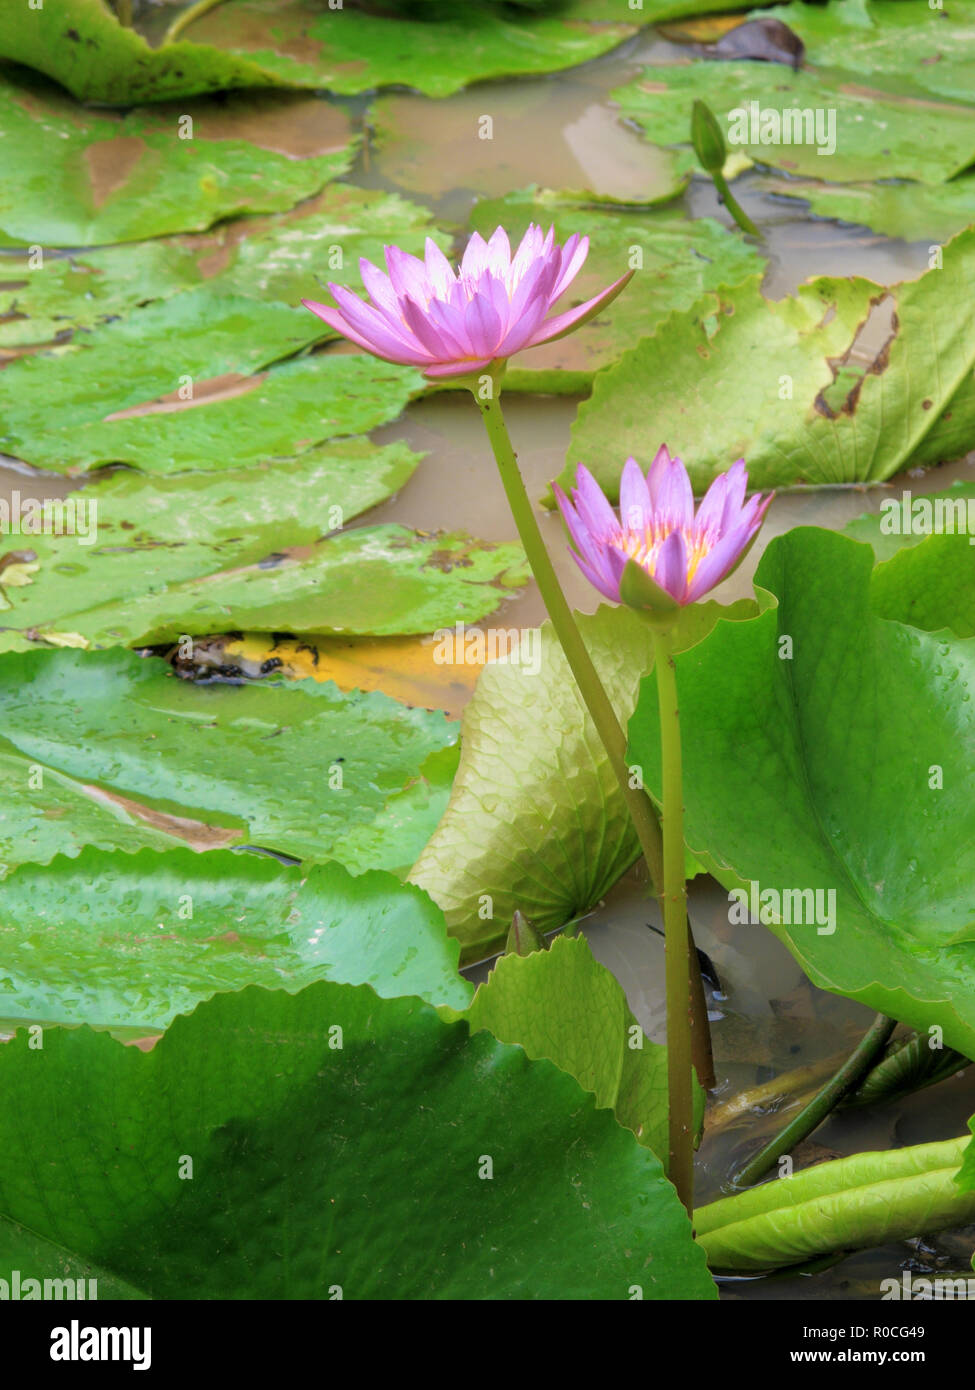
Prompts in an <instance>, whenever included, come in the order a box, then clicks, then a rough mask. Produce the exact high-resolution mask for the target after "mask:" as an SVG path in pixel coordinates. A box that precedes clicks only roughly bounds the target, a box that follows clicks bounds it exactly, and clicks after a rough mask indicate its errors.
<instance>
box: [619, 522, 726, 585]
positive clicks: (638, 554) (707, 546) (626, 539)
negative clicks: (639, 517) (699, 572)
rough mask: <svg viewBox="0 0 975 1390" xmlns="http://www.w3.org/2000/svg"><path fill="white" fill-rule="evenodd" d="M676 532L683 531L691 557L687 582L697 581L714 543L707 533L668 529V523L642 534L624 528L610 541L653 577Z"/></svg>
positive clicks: (640, 531) (654, 526) (688, 556)
mask: <svg viewBox="0 0 975 1390" xmlns="http://www.w3.org/2000/svg"><path fill="white" fill-rule="evenodd" d="M674 530H680V533H681V535H682V536H683V537H684V549H685V552H686V554H687V581H688V583H690V581H691V580H692V579H693V578H694V573H695V571H696V569H697V567H698V565H699V564H700V563H701V561H702V560H703V559H704V557H705V555H707V554H709V553H710V551H711V549H712V547H713V545H714V540H713V538H712V537H711V536H709V535H708V534H707V532H701V531H698V530H696V529H695V530H689V529H688V528H687V527H686V526H681V527H673V526H668V525H667V524H666V522H658V523H656V524H653V523H651V524H650V525H648V526H644V527H642V528H641V529H640V530H634V529H632V528H624V527H622V526H621V527H620V529H619V531H618V532H617V533H616V534H615V535H613V536H610V538H609V543H610V545H612V546H613V547H614V548H615V549H616V550H619V551H622V553H623V554H624V555H626V556H627V557H628V558H629V559H630V560H635V561H636V562H637V564H638V565H639V566H640V568H641V569H644V570H646V572H647V573H648V574H649V575H650V576H651V577H652V576H653V573H654V571H655V570H656V568H657V560H658V558H659V555H660V549H661V546H662V545H663V543H664V541H665V540H666V539H667V537H668V536H669V535H670V533H671V532H672V531H674Z"/></svg>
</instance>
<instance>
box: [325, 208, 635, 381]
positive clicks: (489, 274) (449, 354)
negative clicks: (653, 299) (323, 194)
mask: <svg viewBox="0 0 975 1390" xmlns="http://www.w3.org/2000/svg"><path fill="white" fill-rule="evenodd" d="M588 252H589V238H588V237H585V236H578V235H573V236H570V237H569V239H568V241H567V242H566V243H565V245H564V246H559V245H558V244H557V243H556V241H555V231H554V228H549V231H548V234H547V235H544V234H543V232H542V229H541V227H536V226H535V225H534V224H533V225H532V226H530V227H529V228H528V231H527V232H526V233H525V235H524V236H523V237H522V239H521V243H520V245H519V246H518V249H517V251H516V252H515V253H514V255H512V254H511V244H510V242H509V241H508V234H507V232H506V231H505V230H504V228H503V227H498V229H497V231H495V232H494V233H493V234H492V236H491V239H490V240H489V241H485V240H484V238H483V237H482V236H481V235H480V234H479V233H478V232H475V233H474V235H473V236H472V237H471V239H470V241H469V242H468V243H467V249H466V250H465V252H464V258H463V260H462V261H461V264H460V270H459V271H458V272H456V273H455V272H454V270H453V269H452V268H451V265H450V262H449V261H448V260H447V257H446V256H445V255H444V253H443V252H442V251H441V250H440V248H439V246H437V244H436V242H434V241H432V240H431V239H430V238H429V237H427V241H426V250H425V255H424V259H423V260H422V261H421V260H420V259H419V258H418V257H416V256H411V255H409V254H408V253H407V252H406V251H402V250H400V248H399V247H398V246H387V247H386V248H385V255H386V267H387V270H388V271H389V274H388V275H386V274H384V273H383V272H382V271H381V270H380V269H379V268H378V267H377V266H374V265H373V264H372V262H371V261H368V260H366V259H365V257H363V258H362V259H361V260H360V261H359V271H360V273H361V275H362V283H363V285H364V286H365V288H366V290H367V291H368V293H369V296H370V299H371V300H372V303H365V302H363V300H361V299H360V298H359V297H358V295H355V294H353V293H352V292H351V290H347V289H344V288H343V287H342V286H341V285H334V284H331V283H330V284H329V286H328V288H329V290H330V291H331V293H332V296H333V298H334V299H335V301H336V303H337V304H338V306H339V307H338V308H337V309H330V308H329V307H328V306H327V305H325V304H318V303H316V302H315V301H314V300H311V299H303V300H302V301H301V302H302V304H304V306H305V308H306V309H311V311H312V313H314V314H317V315H318V317H319V318H321V319H324V320H325V322H326V323H327V324H328V325H329V326H330V327H331V328H334V329H335V330H336V332H338V333H341V334H342V335H343V337H345V338H349V339H350V340H351V341H352V342H353V343H357V344H358V345H359V347H361V348H365V350H366V351H367V352H371V353H373V354H374V355H375V356H376V357H381V358H382V359H383V360H384V361H386V362H399V363H403V364H409V365H412V366H415V367H420V368H421V369H422V370H423V372H424V373H425V375H426V376H428V377H433V378H438V377H453V376H467V375H469V374H470V373H472V372H480V371H483V370H484V369H485V368H488V367H491V366H492V365H493V364H495V363H499V362H503V361H504V360H505V359H506V358H508V357H511V356H512V354H514V353H516V352H520V351H521V350H522V348H528V347H538V345H539V344H540V343H549V342H551V341H552V340H553V338H561V337H562V336H563V335H564V334H566V333H569V332H571V331H572V329H573V328H577V327H578V326H579V324H581V323H585V321H586V320H587V319H590V318H592V317H593V315H594V314H598V313H599V311H600V309H602V308H603V307H604V306H605V305H607V304H608V303H609V302H610V301H611V300H612V299H615V297H616V295H618V294H619V292H620V290H621V289H622V288H623V286H624V285H625V284H626V283H627V281H628V280H629V279H630V276H631V275H632V274H633V272H632V271H629V272H628V273H627V274H626V275H623V276H621V277H620V279H619V280H616V281H615V282H614V283H613V284H612V285H610V286H609V288H608V289H605V290H603V292H602V293H601V294H597V295H596V296H595V298H594V299H588V300H586V302H585V304H580V305H578V306H577V307H576V308H574V309H568V310H566V311H565V312H564V313H561V314H556V315H555V316H554V317H552V318H546V315H547V314H548V312H549V310H550V309H551V308H552V306H553V305H554V304H555V302H556V300H557V299H559V298H560V297H561V296H562V295H563V294H564V293H565V291H566V290H567V289H568V287H569V285H570V284H571V283H572V281H573V280H574V279H575V277H576V276H577V275H578V273H579V271H580V269H581V268H582V264H583V262H584V261H585V259H586V256H587V254H588Z"/></svg>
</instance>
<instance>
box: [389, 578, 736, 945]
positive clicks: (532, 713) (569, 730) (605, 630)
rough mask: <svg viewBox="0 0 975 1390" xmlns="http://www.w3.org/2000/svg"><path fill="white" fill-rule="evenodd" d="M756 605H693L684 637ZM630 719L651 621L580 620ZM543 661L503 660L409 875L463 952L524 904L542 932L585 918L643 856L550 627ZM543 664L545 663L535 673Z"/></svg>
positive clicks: (491, 672)
mask: <svg viewBox="0 0 975 1390" xmlns="http://www.w3.org/2000/svg"><path fill="white" fill-rule="evenodd" d="M753 611H754V607H753V605H752V603H751V601H750V600H747V601H743V602H742V603H740V604H733V605H731V606H730V607H728V608H722V607H721V606H720V605H718V604H716V603H704V604H696V605H694V607H693V608H691V609H688V610H685V616H684V618H683V623H684V628H683V631H682V636H681V639H679V640H681V641H682V643H684V642H686V643H687V644H690V643H691V642H694V641H698V640H700V637H701V635H702V634H703V633H704V632H706V631H707V630H708V627H709V626H710V625H711V624H712V623H714V622H715V621H716V618H717V616H718V614H719V613H723V614H726V615H728V616H731V617H738V616H743V615H745V614H750V613H752V612H753ZM577 619H578V623H579V627H580V630H581V632H582V634H583V637H584V639H585V641H586V643H587V645H588V647H589V649H590V655H591V656H592V659H593V661H594V663H595V665H596V668H597V670H598V671H599V674H600V676H601V677H602V680H603V683H604V685H605V686H606V690H607V693H608V695H609V697H610V699H611V700H612V701H613V704H614V706H615V708H616V710H617V712H618V714H619V716H620V718H621V720H622V721H623V722H624V725H625V721H626V718H627V716H628V714H629V711H630V710H631V709H632V708H633V704H634V701H635V696H636V690H637V686H638V683H639V679H640V675H641V673H642V672H644V671H646V670H647V669H648V668H649V667H650V665H651V663H652V660H653V655H652V653H653V643H652V639H651V635H650V630H649V628H648V627H647V625H646V624H645V623H644V622H643V620H642V619H641V618H639V617H638V616H637V615H636V614H635V613H632V612H630V611H629V610H627V609H624V608H600V609H599V610H598V612H597V613H596V614H595V615H592V616H588V615H585V614H579V615H577ZM534 640H535V642H536V643H537V644H538V645H537V646H536V647H535V651H534V654H535V657H536V660H535V662H532V663H528V662H526V663H525V664H523V665H520V666H519V665H506V666H503V665H500V664H492V665H489V666H487V667H485V669H484V670H483V671H482V673H481V676H480V679H479V680H478V683H477V689H476V690H475V692H474V697H473V699H472V700H471V702H470V704H469V705H468V706H467V708H466V710H465V711H464V717H463V723H462V739H461V758H460V765H459V768H458V772H457V777H456V780H455V782H454V789H453V792H452V793H451V798H450V804H449V806H448V808H447V811H446V813H445V815H444V817H443V819H442V821H441V822H440V824H439V825H438V826H437V829H436V831H435V833H434V834H433V836H432V838H431V840H430V842H429V844H428V845H427V846H426V848H425V849H424V851H423V853H422V854H421V855H420V857H419V859H418V860H417V862H416V864H415V865H414V867H413V869H412V871H411V874H410V878H411V879H412V880H413V882H414V883H418V884H419V885H420V887H421V888H425V889H426V890H427V892H428V893H429V894H430V896H431V897H432V898H433V900H434V901H435V902H436V903H439V905H440V906H441V907H442V908H443V910H444V913H445V915H446V918H447V925H448V928H449V930H450V932H451V933H452V934H453V935H455V936H457V937H458V938H459V940H460V942H461V947H462V950H463V954H464V957H465V958H466V959H469V960H476V959H480V958H481V957H483V956H485V955H487V954H488V953H489V952H490V951H491V950H492V949H495V950H499V949H500V948H501V947H502V946H503V945H504V941H505V937H506V935H507V931H508V926H509V924H510V922H511V918H512V914H513V913H514V911H515V909H516V908H517V909H519V910H520V911H521V912H523V913H524V914H525V916H526V917H527V918H528V919H529V920H530V921H531V923H532V925H533V926H534V927H535V929H536V930H537V931H539V932H542V933H544V932H548V931H551V930H552V929H554V928H555V927H560V926H562V925H563V924H564V923H565V922H568V921H569V920H570V919H572V918H573V917H576V916H579V915H580V914H582V913H584V912H587V911H588V910H589V909H590V908H591V907H592V906H593V905H594V904H595V903H597V902H598V901H599V899H600V898H601V897H602V896H603V894H604V893H605V892H606V891H607V889H608V888H610V887H611V886H612V885H613V884H614V883H615V882H616V880H617V879H618V878H619V877H620V875H621V874H622V873H623V872H624V871H625V870H626V869H627V868H628V867H629V866H630V864H632V863H633V861H634V860H635V859H636V858H637V855H638V853H639V847H638V844H637V840H636V836H635V834H634V832H633V830H632V827H631V824H630V819H629V814H628V812H627V810H626V804H625V802H624V800H623V796H622V793H621V792H620V791H619V788H618V786H617V783H616V779H615V776H614V775H613V771H612V769H611V767H610V765H609V761H608V759H607V757H606V754H605V752H604V751H603V746H602V744H601V743H600V741H599V738H598V736H597V734H596V731H595V728H594V726H593V725H592V723H591V722H590V720H589V718H588V715H587V714H586V713H585V707H584V706H583V704H582V700H581V697H580V696H579V695H578V694H577V692H576V689H575V685H574V683H573V681H572V678H571V676H570V675H569V670H568V667H567V665H566V663H565V658H564V657H563V655H562V651H561V648H560V646H559V644H558V641H557V639H556V637H555V636H554V633H553V632H552V629H551V627H550V626H549V624H548V623H546V624H545V625H544V626H543V627H542V628H541V629H539V630H538V631H537V632H536V633H535V634H534ZM533 666H534V667H535V668H536V669H535V670H533Z"/></svg>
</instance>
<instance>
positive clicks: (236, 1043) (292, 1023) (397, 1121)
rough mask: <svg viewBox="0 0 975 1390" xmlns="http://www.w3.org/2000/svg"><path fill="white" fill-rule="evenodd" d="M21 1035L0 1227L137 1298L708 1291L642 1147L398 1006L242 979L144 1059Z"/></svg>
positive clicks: (14, 1058)
mask: <svg viewBox="0 0 975 1390" xmlns="http://www.w3.org/2000/svg"><path fill="white" fill-rule="evenodd" d="M337 1030H341V1032H340V1033H339V1032H338V1031H337ZM337 1037H340V1038H341V1046H340V1047H336V1046H335V1039H336V1038H337ZM27 1044H28V1035H27V1033H26V1031H22V1032H20V1033H18V1034H17V1036H16V1038H15V1039H14V1040H13V1041H12V1042H9V1043H7V1044H6V1045H5V1046H4V1047H2V1048H0V1086H2V1089H3V1094H4V1095H5V1096H6V1097H7V1098H8V1103H7V1104H6V1105H5V1106H4V1107H3V1113H2V1117H0V1213H2V1215H3V1217H4V1218H5V1225H6V1223H7V1222H16V1223H17V1224H18V1227H21V1228H22V1227H26V1228H28V1229H29V1230H31V1231H32V1232H34V1233H35V1235H36V1236H37V1237H39V1238H42V1239H44V1240H49V1241H54V1242H56V1243H57V1245H58V1246H59V1247H60V1249H61V1250H62V1251H64V1252H66V1253H68V1254H70V1255H73V1256H75V1257H76V1258H79V1259H83V1260H85V1261H89V1260H91V1259H93V1258H94V1257H95V1254H96V1252H97V1261H98V1264H99V1265H100V1266H102V1267H104V1268H106V1269H107V1270H108V1271H110V1273H111V1274H112V1276H113V1277H114V1278H116V1279H124V1280H125V1281H126V1282H128V1283H129V1284H132V1285H134V1286H135V1287H137V1288H138V1289H140V1290H142V1291H143V1292H145V1293H147V1294H149V1295H150V1296H151V1297H153V1298H174V1297H178V1298H185V1297H197V1296H201V1297H202V1296H204V1295H205V1296H207V1297H209V1298H329V1297H336V1296H339V1295H338V1291H340V1296H341V1297H342V1298H344V1299H360V1298H362V1299H364V1298H405V1299H412V1298H420V1299H427V1298H447V1299H449V1298H475V1299H484V1298H488V1299H491V1298H499V1299H506V1298H557V1299H577V1298H583V1299H589V1298H609V1299H612V1298H630V1297H632V1296H633V1294H632V1286H633V1285H634V1284H638V1285H639V1286H640V1287H641V1288H642V1291H643V1297H644V1298H645V1299H649V1298H668V1299H669V1298H674V1297H685V1298H701V1299H705V1298H715V1297H717V1291H716V1289H715V1286H714V1284H713V1282H712V1280H711V1279H710V1277H709V1275H708V1273H707V1269H706V1266H705V1261H704V1254H703V1251H701V1250H700V1249H699V1247H697V1246H695V1244H694V1242H693V1240H692V1239H691V1227H690V1222H689V1221H688V1219H687V1217H686V1215H685V1213H684V1212H683V1210H682V1209H681V1207H680V1204H679V1202H678V1200H677V1197H676V1195H675V1193H674V1190H673V1188H672V1187H671V1186H670V1184H669V1183H668V1182H667V1181H666V1179H665V1178H664V1175H663V1172H662V1169H661V1167H660V1164H659V1162H658V1160H657V1159H656V1158H655V1157H654V1156H653V1155H652V1154H651V1153H650V1152H649V1151H648V1150H647V1149H645V1148H642V1147H641V1146H640V1145H639V1144H638V1143H637V1142H636V1140H635V1139H634V1138H633V1136H632V1134H629V1133H628V1132H627V1131H626V1130H625V1129H623V1128H622V1127H621V1126H620V1125H618V1124H617V1123H616V1121H615V1120H614V1119H613V1117H612V1116H611V1115H609V1114H606V1113H604V1112H600V1111H598V1110H597V1109H596V1106H595V1102H594V1099H593V1097H591V1096H589V1095H587V1094H586V1093H585V1092H584V1091H582V1090H581V1089H580V1087H579V1086H578V1084H577V1083H576V1082H575V1081H574V1080H573V1078H572V1077H570V1076H567V1075H566V1074H565V1073H564V1072H560V1071H559V1070H558V1069H557V1068H556V1067H553V1066H552V1065H551V1063H549V1062H531V1061H529V1060H527V1059H526V1057H525V1055H524V1053H523V1052H522V1051H521V1050H520V1049H519V1048H513V1047H506V1046H505V1045H504V1044H503V1043H499V1042H497V1041H495V1039H493V1038H492V1037H491V1036H490V1034H488V1033H484V1032H482V1033H479V1034H477V1035H476V1036H475V1037H470V1036H469V1033H468V1027H467V1024H466V1023H463V1022H459V1023H452V1024H448V1023H444V1022H442V1021H441V1020H440V1019H439V1018H438V1016H437V1014H436V1012H435V1011H434V1009H432V1008H431V1007H430V1006H429V1005H428V1004H424V1003H422V1002H421V1001H420V1000H417V999H392V1000H387V999H379V998H377V997H376V995H375V993H374V992H373V991H372V990H371V989H369V988H368V986H365V985H363V986H358V987H356V986H352V985H342V984H315V985H311V986H309V987H308V988H307V989H305V990H303V991H302V992H301V993H300V994H297V995H291V994H288V993H285V992H284V991H276V992H269V991H265V990H259V989H249V990H245V991H244V992H243V993H242V994H237V995H220V996H218V997H217V998H215V999H213V1000H212V1001H210V1002H209V1003H205V1004H201V1005H200V1006H199V1007H198V1008H197V1010H196V1011H195V1012H194V1013H193V1014H192V1015H191V1016H190V1017H189V1018H183V1017H181V1018H177V1019H176V1020H175V1022H174V1023H173V1024H172V1026H171V1027H170V1029H169V1031H168V1032H167V1033H166V1035H165V1036H164V1037H163V1038H162V1039H161V1040H160V1041H159V1042H158V1043H157V1044H156V1046H155V1047H154V1048H153V1049H152V1051H151V1052H149V1053H148V1054H144V1053H142V1052H140V1051H139V1050H138V1049H136V1048H132V1047H123V1046H122V1045H121V1044H120V1043H118V1042H116V1041H114V1040H113V1039H112V1038H110V1037H107V1036H106V1035H105V1034H103V1033H95V1032H92V1031H91V1030H90V1029H87V1028H83V1029H48V1030H46V1032H45V1034H44V1047H43V1049H42V1050H40V1051H31V1050H30V1049H29V1048H28V1045H27ZM391 1136H395V1138H396V1143H395V1144H393V1143H391V1142H390V1140H391ZM350 1141H351V1142H350ZM404 1146H405V1148H406V1150H407V1151H408V1152H409V1153H410V1154H411V1156H412V1162H411V1163H410V1164H409V1165H408V1166H407V1168H406V1169H404V1167H403V1161H402V1153H403V1151H404ZM39 1147H40V1148H42V1151H43V1152H44V1153H45V1154H46V1155H47V1157H48V1161H47V1162H46V1163H45V1165H44V1167H43V1171H41V1169H39V1168H38V1165H37V1164H36V1163H31V1162H30V1161H29V1155H30V1154H32V1153H33V1154H36V1153H37V1151H38V1148H39ZM179 1155H189V1156H191V1157H192V1161H193V1164H194V1174H196V1175H199V1176H200V1180H199V1181H193V1182H188V1181H185V1180H184V1179H185V1170H184V1171H183V1173H182V1175H181V1172H180V1162H179V1161H178V1160H179ZM484 1155H487V1156H488V1157H489V1158H490V1159H491V1161H492V1168H493V1179H492V1180H491V1181H483V1180H482V1179H481V1178H480V1177H479V1171H481V1172H483V1165H484V1158H483V1156H484ZM109 1171H110V1172H111V1174H112V1181H111V1184H106V1183H104V1182H102V1181H101V1180H99V1181H97V1182H95V1183H92V1182H91V1176H90V1175H91V1174H93V1173H95V1174H101V1173H103V1172H109ZM539 1173H545V1174H546V1180H545V1181H544V1182H539V1180H538V1174H539ZM203 1175H206V1176H205V1177H204V1176H203ZM79 1184H80V1187H79ZM79 1191H83V1192H85V1193H86V1199H85V1201H83V1202H79V1201H78V1199H77V1194H78V1192H79ZM364 1193H365V1194H367V1198H366V1200H363V1194H364ZM404 1203H405V1206H404ZM405 1210H408V1211H409V1220H408V1221H405V1220H404V1219H403V1212H404V1211H405ZM242 1221H243V1226H242ZM244 1227H246V1229H247V1231H248V1233H249V1235H248V1240H247V1241H246V1242H245V1243H244V1244H242V1243H241V1239H240V1232H241V1230H242V1229H243V1228H244ZM418 1242H419V1244H418ZM3 1248H4V1249H5V1250H8V1249H9V1248H10V1247H9V1245H8V1243H7V1241H6V1240H5V1239H4V1240H3ZM418 1248H419V1249H421V1250H422V1251H423V1252H424V1253H425V1258H422V1259H418V1258H417V1251H418ZM22 1250H23V1246H22V1244H15V1245H14V1247H13V1253H14V1256H15V1257H17V1256H18V1255H19V1254H20V1253H21V1252H22ZM6 1265H7V1261H6V1260H4V1268H3V1270H2V1272H3V1274H4V1275H7V1274H8V1270H7V1268H6Z"/></svg>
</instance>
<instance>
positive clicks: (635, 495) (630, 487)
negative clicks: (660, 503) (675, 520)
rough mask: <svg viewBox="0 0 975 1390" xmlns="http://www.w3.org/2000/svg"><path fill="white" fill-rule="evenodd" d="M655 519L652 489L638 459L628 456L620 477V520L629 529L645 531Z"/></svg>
mask: <svg viewBox="0 0 975 1390" xmlns="http://www.w3.org/2000/svg"><path fill="white" fill-rule="evenodd" d="M652 520H653V507H652V505H651V503H650V489H649V488H648V487H647V480H646V478H644V476H643V472H642V470H641V468H640V465H639V464H638V463H637V461H636V459H634V458H628V459H627V460H626V463H625V464H624V465H623V476H622V478H621V479H620V522H621V524H622V525H623V527H624V529H625V530H627V531H643V530H645V529H646V528H647V527H648V526H649V525H650V524H651V522H652Z"/></svg>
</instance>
